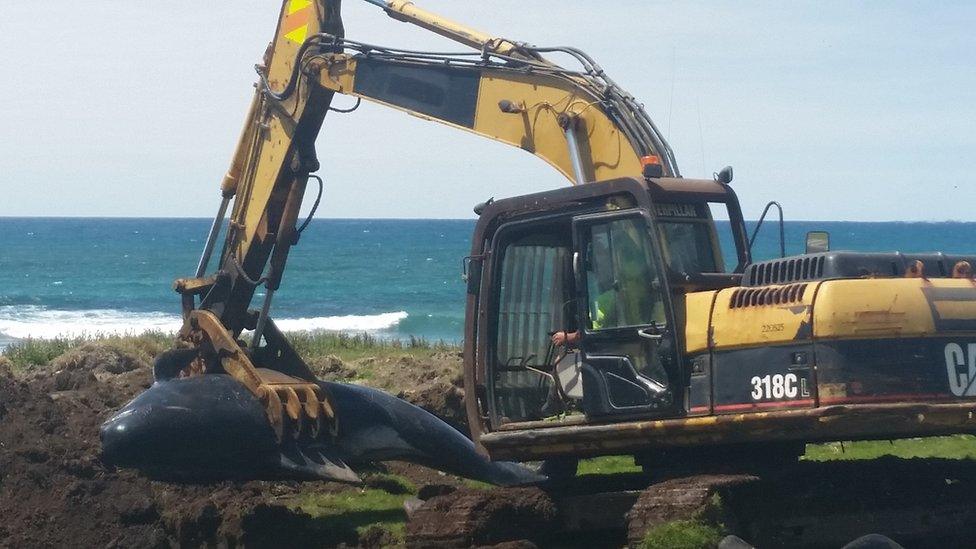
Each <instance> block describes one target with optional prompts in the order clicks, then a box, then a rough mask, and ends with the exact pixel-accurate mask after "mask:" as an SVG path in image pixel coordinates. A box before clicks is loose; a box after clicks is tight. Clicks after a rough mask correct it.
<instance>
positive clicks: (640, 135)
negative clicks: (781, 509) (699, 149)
mask: <svg viewBox="0 0 976 549" xmlns="http://www.w3.org/2000/svg"><path fill="white" fill-rule="evenodd" d="M366 1H368V2H370V3H372V4H375V5H377V6H379V7H380V8H382V9H383V10H385V12H386V13H387V14H388V15H390V16H391V17H393V18H395V19H398V20H400V21H404V22H407V23H411V24H413V25H416V26H418V27H421V28H423V29H426V30H428V31H432V32H434V33H437V34H439V35H442V36H444V37H447V38H449V39H451V40H454V41H455V42H458V43H460V44H463V45H464V46H468V47H470V51H466V52H462V53H441V52H423V51H411V50H405V49H399V48H394V47H386V46H381V45H375V44H367V43H363V42H357V41H355V40H351V39H348V38H345V35H344V30H343V24H342V20H341V17H340V2H339V1H338V0H314V1H313V0H285V1H284V2H283V5H282V10H281V16H280V19H279V21H278V27H277V32H276V33H275V36H274V40H273V41H272V43H271V45H270V46H269V48H268V50H267V53H266V55H265V58H264V61H263V63H262V64H261V65H259V66H257V72H258V77H259V80H258V85H257V86H256V92H255V95H254V99H253V101H252V103H251V107H250V110H249V112H248V115H247V118H246V121H245V125H244V130H243V133H242V134H241V137H240V141H239V144H238V147H237V150H236V152H235V154H234V157H233V160H232V162H231V167H230V169H229V170H228V172H227V174H226V176H225V177H224V179H223V183H222V184H221V191H222V200H221V203H220V206H219V209H218V213H217V216H216V217H215V219H214V222H213V227H212V229H211V231H210V234H209V238H208V239H207V243H206V246H205V249H204V251H203V254H202V257H201V259H200V263H199V265H198V267H197V270H196V273H195V275H194V276H193V277H190V278H185V279H180V280H178V281H177V282H176V284H175V288H176V291H177V292H179V294H180V295H181V296H182V305H183V317H184V320H185V323H184V325H183V328H182V330H181V331H180V333H179V339H180V341H181V345H180V349H178V350H174V351H172V352H170V353H167V354H166V355H164V356H163V357H161V358H160V360H159V361H158V362H157V364H156V366H155V370H154V373H155V376H156V383H155V384H154V385H153V387H152V388H150V389H149V390H148V391H147V392H146V393H144V394H143V395H140V396H139V397H138V398H137V399H136V400H135V401H133V402H132V403H130V404H129V405H128V406H127V407H126V408H124V409H123V410H122V411H120V412H119V413H118V414H117V415H116V416H114V417H113V418H111V419H110V420H109V421H108V422H107V423H106V424H105V426H104V427H103V430H102V440H103V448H104V452H105V455H106V459H107V460H108V461H112V462H115V463H118V464H120V465H124V466H132V467H138V468H141V469H143V470H145V471H149V472H156V473H168V474H179V475H184V474H185V475H191V476H193V475H200V476H207V475H214V474H216V475H225V476H226V475H231V476H244V477H253V476H268V475H272V476H274V475H282V474H283V475H290V476H296V477H300V478H333V479H339V480H349V481H354V480H356V478H357V477H356V475H355V473H354V472H353V471H352V469H351V468H350V467H349V464H350V463H355V462H358V461H372V460H383V459H401V458H403V459H415V460H417V461H420V462H422V463H426V464H430V465H432V466H435V467H439V468H442V469H446V470H450V471H454V472H459V473H460V474H465V475H468V476H472V477H475V478H483V479H486V480H489V481H492V482H498V483H502V484H505V483H513V484H514V483H520V482H535V481H538V480H539V479H540V476H539V475H537V474H534V473H532V472H530V471H528V470H525V469H522V468H519V467H518V466H516V465H514V464H510V463H504V462H501V461H500V460H514V461H530V460H547V461H546V463H547V465H548V468H547V469H545V470H544V471H543V472H544V473H546V474H549V475H550V476H565V475H568V474H572V473H574V472H575V460H576V459H578V458H580V457H588V456H596V455H605V454H632V455H635V456H638V457H639V458H640V461H641V462H642V463H644V464H647V465H652V466H661V465H687V464H689V463H695V462H700V461H707V458H708V457H709V456H717V457H718V458H719V459H730V456H734V455H740V454H739V452H742V454H741V455H743V456H745V457H746V458H747V459H748V460H755V461H763V460H765V461H784V460H789V459H791V458H795V457H796V456H797V455H798V454H799V452H801V451H802V448H803V444H804V443H806V442H812V441H832V440H851V439H894V438H902V437H918V436H928V435H943V434H951V433H972V432H976V419H974V415H973V414H974V411H976V400H974V397H976V280H974V278H973V269H972V265H973V263H974V262H976V256H951V255H946V254H942V253H930V254H900V253H853V252H836V251H830V250H829V245H828V241H829V239H828V238H827V235H824V234H813V235H810V238H809V240H808V250H807V253H806V254H803V255H799V256H793V257H781V258H777V259H772V260H767V261H754V260H753V258H752V257H751V251H750V243H751V238H750V235H749V234H747V229H746V224H745V222H744V221H743V215H742V212H741V209H740V206H739V202H738V199H737V197H736V194H735V192H734V191H733V189H732V187H731V182H732V170H731V168H726V169H724V170H722V171H721V172H720V173H718V174H716V175H715V177H714V178H713V179H707V180H699V179H688V178H683V177H681V175H680V172H679V171H678V167H677V164H676V162H675V159H674V155H673V153H672V151H671V149H670V147H669V146H668V144H667V142H666V141H665V139H664V138H663V137H662V135H661V132H659V131H658V129H657V128H656V127H655V125H654V123H653V122H652V121H651V119H650V117H649V116H648V115H647V114H646V113H645V111H644V109H643V107H642V106H641V105H640V103H638V102H637V101H636V100H635V99H634V98H633V96H631V95H630V94H628V93H627V92H625V91H624V90H622V89H621V88H620V87H619V86H618V85H617V84H616V83H615V82H614V81H613V80H612V79H611V78H610V77H609V76H608V75H607V74H606V73H605V72H604V71H603V69H602V68H601V67H600V65H598V64H597V63H596V62H595V61H594V60H593V59H591V58H590V57H589V56H587V55H586V54H585V53H583V52H582V51H580V50H578V49H576V48H572V47H552V48H541V47H535V46H530V45H528V44H525V43H522V42H516V41H513V40H507V39H503V38H497V37H493V36H491V35H488V34H484V33H481V32H477V31H474V30H471V29H469V28H467V27H464V26H462V25H460V24H458V23H455V22H452V21H449V20H446V19H444V18H442V17H439V16H437V15H435V14H432V13H429V12H427V11H424V10H422V9H421V8H419V7H417V6H416V5H415V4H414V3H413V2H409V1H405V0H390V1H388V2H387V1H381V0H366ZM552 54H559V55H561V56H562V57H566V58H568V59H571V60H573V62H574V65H578V66H576V67H575V68H564V67H561V66H559V65H557V64H555V63H553V62H552V61H550V60H549V59H547V57H546V56H547V55H550V56H551V55H552ZM336 94H341V95H347V96H351V97H354V98H356V101H357V103H356V104H357V105H358V102H359V101H363V100H365V101H370V102H374V103H379V104H382V105H386V106H388V107H391V108H394V109H397V110H400V111H403V112H405V113H408V114H411V115H414V116H418V117H421V118H424V119H428V120H432V121H436V122H440V123H442V124H446V125H448V126H451V127H453V128H456V129H458V130H463V131H468V132H473V133H475V134H478V135H481V136H484V137H486V138H489V139H493V140H496V141H500V142H503V143H507V144H510V145H512V146H515V147H519V148H521V149H523V150H525V151H527V152H529V153H531V154H533V155H535V156H538V157H539V158H541V159H543V160H544V161H546V162H548V163H549V164H550V165H551V166H552V167H553V168H555V169H556V170H557V171H558V172H560V173H561V174H563V175H564V176H565V177H566V178H567V179H568V180H569V181H570V182H571V183H572V185H571V186H568V187H566V188H563V189H559V190H555V191H550V192H541V193H537V194H529V195H525V196H519V197H515V198H508V199H503V200H497V201H489V202H486V203H483V204H480V205H479V206H477V207H476V212H477V213H478V215H479V221H478V223H477V227H476V229H475V232H474V236H473V239H472V250H471V254H470V256H469V257H467V258H465V260H464V266H465V269H464V277H465V280H466V284H467V313H466V323H465V332H464V389H465V395H466V407H467V416H468V424H469V426H470V429H471V437H472V438H473V444H472V443H471V442H470V441H468V440H467V439H463V437H461V439H458V438H457V437H458V435H457V433H456V432H453V431H450V430H449V428H448V431H450V432H448V431H444V430H443V429H444V428H445V427H446V426H443V425H442V424H439V423H438V422H437V421H436V420H435V419H434V418H431V417H428V416H427V415H424V413H423V412H421V411H419V410H417V409H414V408H412V407H410V406H409V405H407V404H405V403H402V402H400V401H398V400H396V399H393V398H392V397H389V396H386V395H382V394H380V393H379V392H373V391H370V390H368V389H366V388H362V387H354V386H348V385H343V384H338V383H327V382H321V381H318V380H316V378H315V376H314V375H313V374H312V372H311V371H310V370H309V368H308V366H306V365H305V363H304V362H302V360H301V359H300V357H299V356H298V355H297V353H296V352H295V351H294V350H293V349H292V347H291V346H290V345H289V344H288V341H287V339H286V337H285V336H284V335H283V334H282V333H281V331H280V330H279V329H278V328H277V327H276V325H275V323H274V321H273V320H272V319H271V316H270V311H271V309H272V302H273V299H274V296H275V291H276V290H277V289H278V287H279V285H280V284H281V282H282V277H283V274H284V268H285V264H286V260H287V258H288V253H289V250H290V249H291V248H292V246H295V245H296V244H298V243H299V242H300V237H301V235H302V229H303V228H304V226H305V225H307V223H308V221H309V220H310V219H311V217H312V216H311V215H309V216H308V219H307V220H304V221H303V220H302V219H300V208H301V205H302V202H303V199H304V196H305V194H306V190H307V189H306V187H307V186H308V183H309V181H314V182H316V183H317V185H316V187H317V192H318V194H319V197H320V198H321V193H322V184H323V182H322V180H321V178H319V177H318V176H317V175H315V173H314V172H316V171H317V170H318V169H319V165H320V160H319V158H318V156H317V155H316V151H315V141H316V137H317V135H318V133H319V130H320V129H321V127H322V126H323V123H324V121H325V117H326V114H327V113H329V112H330V111H338V112H337V113H343V112H347V111H343V110H340V109H338V108H337V107H335V106H333V105H332V101H333V98H334V96H335V95H336ZM318 202H319V200H318V199H316V200H315V205H316V206H317V205H318ZM231 205H232V207H231ZM228 208H231V213H230V217H229V221H228V220H225V217H226V211H227V209H228ZM713 212H722V215H723V216H727V217H728V219H730V223H729V224H728V225H725V224H717V223H716V222H715V221H714V218H713ZM313 214H314V208H313ZM722 231H727V232H728V235H726V236H725V237H724V238H723V237H720V233H721V232H722ZM222 234H223V235H224V236H223V245H222V248H221V249H220V252H219V254H218V255H217V260H216V265H215V266H214V267H213V268H212V267H211V263H212V259H213V258H212V256H213V255H214V252H215V251H216V249H217V244H218V241H219V240H220V235H222ZM753 236H754V235H753ZM723 241H725V242H731V243H732V244H733V246H732V247H731V248H729V249H727V250H723V247H722V242H723ZM723 252H724V255H723ZM784 255H785V254H784ZM726 265H728V266H729V268H727V267H726ZM262 286H263V287H264V298H263V301H262V303H261V304H260V306H259V307H258V308H257V309H256V310H253V309H251V303H252V300H253V299H254V296H255V292H256V290H257V289H258V288H259V287H262ZM248 334H249V339H247V335H248ZM462 439H463V440H462ZM757 449H758V451H756V450H757Z"/></svg>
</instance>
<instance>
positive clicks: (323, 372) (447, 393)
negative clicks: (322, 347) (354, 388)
mask: <svg viewBox="0 0 976 549" xmlns="http://www.w3.org/2000/svg"><path fill="white" fill-rule="evenodd" d="M310 366H311V367H312V370H313V371H314V372H315V374H316V375H317V376H319V377H320V378H322V379H326V380H329V381H338V382H342V383H363V384H366V385H369V386H371V387H376V388H378V389H383V390H384V391H387V392H389V393H391V394H393V395H396V396H397V397H399V398H402V399H403V400H406V401H407V402H409V403H411V404H415V405H417V406H420V407H421V408H423V409H425V410H427V411H429V412H431V413H432V414H434V415H436V416H437V417H439V418H441V419H442V420H444V421H445V422H446V423H447V424H449V425H451V426H452V427H454V428H455V429H458V430H459V431H461V432H464V433H467V432H468V419H467V415H466V412H465V410H464V378H463V374H462V362H461V356H460V355H459V354H458V353H456V352H437V353H432V354H431V355H430V356H425V357H423V358H422V359H420V358H417V357H414V356H411V355H408V354H404V355H402V356H393V357H383V358H375V357H366V358H362V359H359V360H354V361H351V362H343V361H342V359H340V358H339V357H337V356H334V355H329V356H326V357H322V358H318V359H315V360H313V361H312V363H311V364H310Z"/></svg>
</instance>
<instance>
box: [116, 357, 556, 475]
mask: <svg viewBox="0 0 976 549" xmlns="http://www.w3.org/2000/svg"><path fill="white" fill-rule="evenodd" d="M318 383H319V385H320V386H321V387H322V389H323V391H324V392H325V394H329V395H331V397H332V401H333V403H334V408H335V410H336V415H337V417H338V430H337V433H336V434H335V435H334V436H319V437H317V438H316V439H312V440H303V439H298V440H286V441H283V442H279V441H278V440H277V439H276V437H275V435H274V431H273V430H272V427H271V424H270V423H269V421H268V419H267V416H266V414H265V412H264V407H263V406H262V404H261V402H260V401H259V400H258V399H257V398H256V397H255V396H254V395H253V394H252V393H251V392H250V391H248V390H247V388H245V387H244V386H243V385H242V384H241V383H239V382H238V381H237V380H235V379H234V378H232V377H231V376H229V375H226V374H208V375H202V376H195V377H189V378H183V379H178V378H172V379H162V380H157V381H156V382H155V383H153V385H152V386H151V387H150V388H149V389H147V390H146V391H145V392H143V393H142V394H140V395H139V396H137V397H136V398H135V399H133V400H132V402H130V403H129V404H127V405H126V406H125V407H124V408H122V409H121V410H119V411H118V412H117V413H115V414H114V415H113V416H112V417H110V418H109V419H108V420H107V421H106V422H105V423H104V424H103V425H102V427H101V433H100V435H101V441H102V460H103V461H104V462H105V463H107V464H110V465H115V466H119V467H124V468H134V469H138V470H139V471H141V472H142V473H144V474H146V475H148V476H151V477H154V478H160V479H179V480H184V481H186V480H190V481H193V480H207V481H209V480H215V479H242V480H251V479H254V480H258V479H263V480H270V479H300V480H313V479H320V480H321V479H325V480H336V481H341V482H358V481H359V476H358V475H357V474H356V473H355V472H354V470H353V468H352V467H351V465H356V464H363V463H371V462H382V461H394V460H396V461H409V462H413V463H417V464H420V465H424V466H427V467H431V468H434V469H438V470H441V471H444V472H447V473H452V474H456V475H459V476H463V477H466V478H470V479H474V480H480V481H483V482H488V483H491V484H496V485H504V486H511V485H521V484H531V483H538V482H541V481H544V480H545V477H544V476H542V475H539V474H537V473H535V472H533V471H531V470H530V469H528V468H526V467H524V466H522V465H519V464H516V463H510V462H493V461H491V460H489V459H488V458H486V457H485V456H483V455H481V454H479V453H478V452H477V451H476V449H475V446H474V443H473V442H472V441H471V440H470V439H468V438H467V437H466V436H464V435H463V434H462V433H460V432H459V431H457V430H456V429H454V428H453V427H451V426H450V425H448V424H447V423H445V422H444V421H442V420H441V419H439V418H437V417H436V416H434V415H433V414H431V413H430V412H427V411H426V410H424V409H422V408H419V407H417V406H414V405H413V404H410V403H409V402H406V401H404V400H401V399H399V398H396V397H394V396H392V395H390V394H388V393H385V392H383V391H380V390H377V389H372V388H369V387H363V386H360V385H350V384H345V383H332V382H322V381H320V382H318Z"/></svg>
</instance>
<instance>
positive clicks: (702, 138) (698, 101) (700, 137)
mask: <svg viewBox="0 0 976 549" xmlns="http://www.w3.org/2000/svg"><path fill="white" fill-rule="evenodd" d="M695 104H696V105H697V107H698V143H699V145H700V146H701V157H702V173H703V174H707V173H708V170H707V169H706V168H705V165H706V164H705V132H704V130H702V115H701V95H699V96H698V97H697V98H696V99H695Z"/></svg>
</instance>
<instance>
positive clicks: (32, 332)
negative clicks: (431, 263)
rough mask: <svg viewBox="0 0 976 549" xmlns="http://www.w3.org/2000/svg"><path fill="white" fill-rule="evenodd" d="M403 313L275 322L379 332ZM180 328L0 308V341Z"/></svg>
mask: <svg viewBox="0 0 976 549" xmlns="http://www.w3.org/2000/svg"><path fill="white" fill-rule="evenodd" d="M407 316H408V315H407V313H406V312H405V311H397V312H390V313H381V314H375V315H346V316H323V317H311V318H283V319H275V322H276V323H277V324H278V327H279V328H281V329H282V330H284V331H299V330H307V331H336V332H339V331H349V332H379V331H383V330H389V329H392V328H394V327H396V325H397V324H399V323H400V321H402V320H404V319H405V318H407ZM182 324H183V321H182V320H181V318H180V317H179V316H177V315H173V314H168V313H162V312H129V311H119V310H114V309H91V310H84V311H65V310H49V309H45V308H43V307H36V306H0V338H2V337H3V336H6V337H8V338H14V339H26V338H36V339H50V338H55V337H84V336H99V335H137V334H141V333H143V332H147V331H160V332H176V331H177V330H179V329H180V326H181V325H182Z"/></svg>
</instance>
